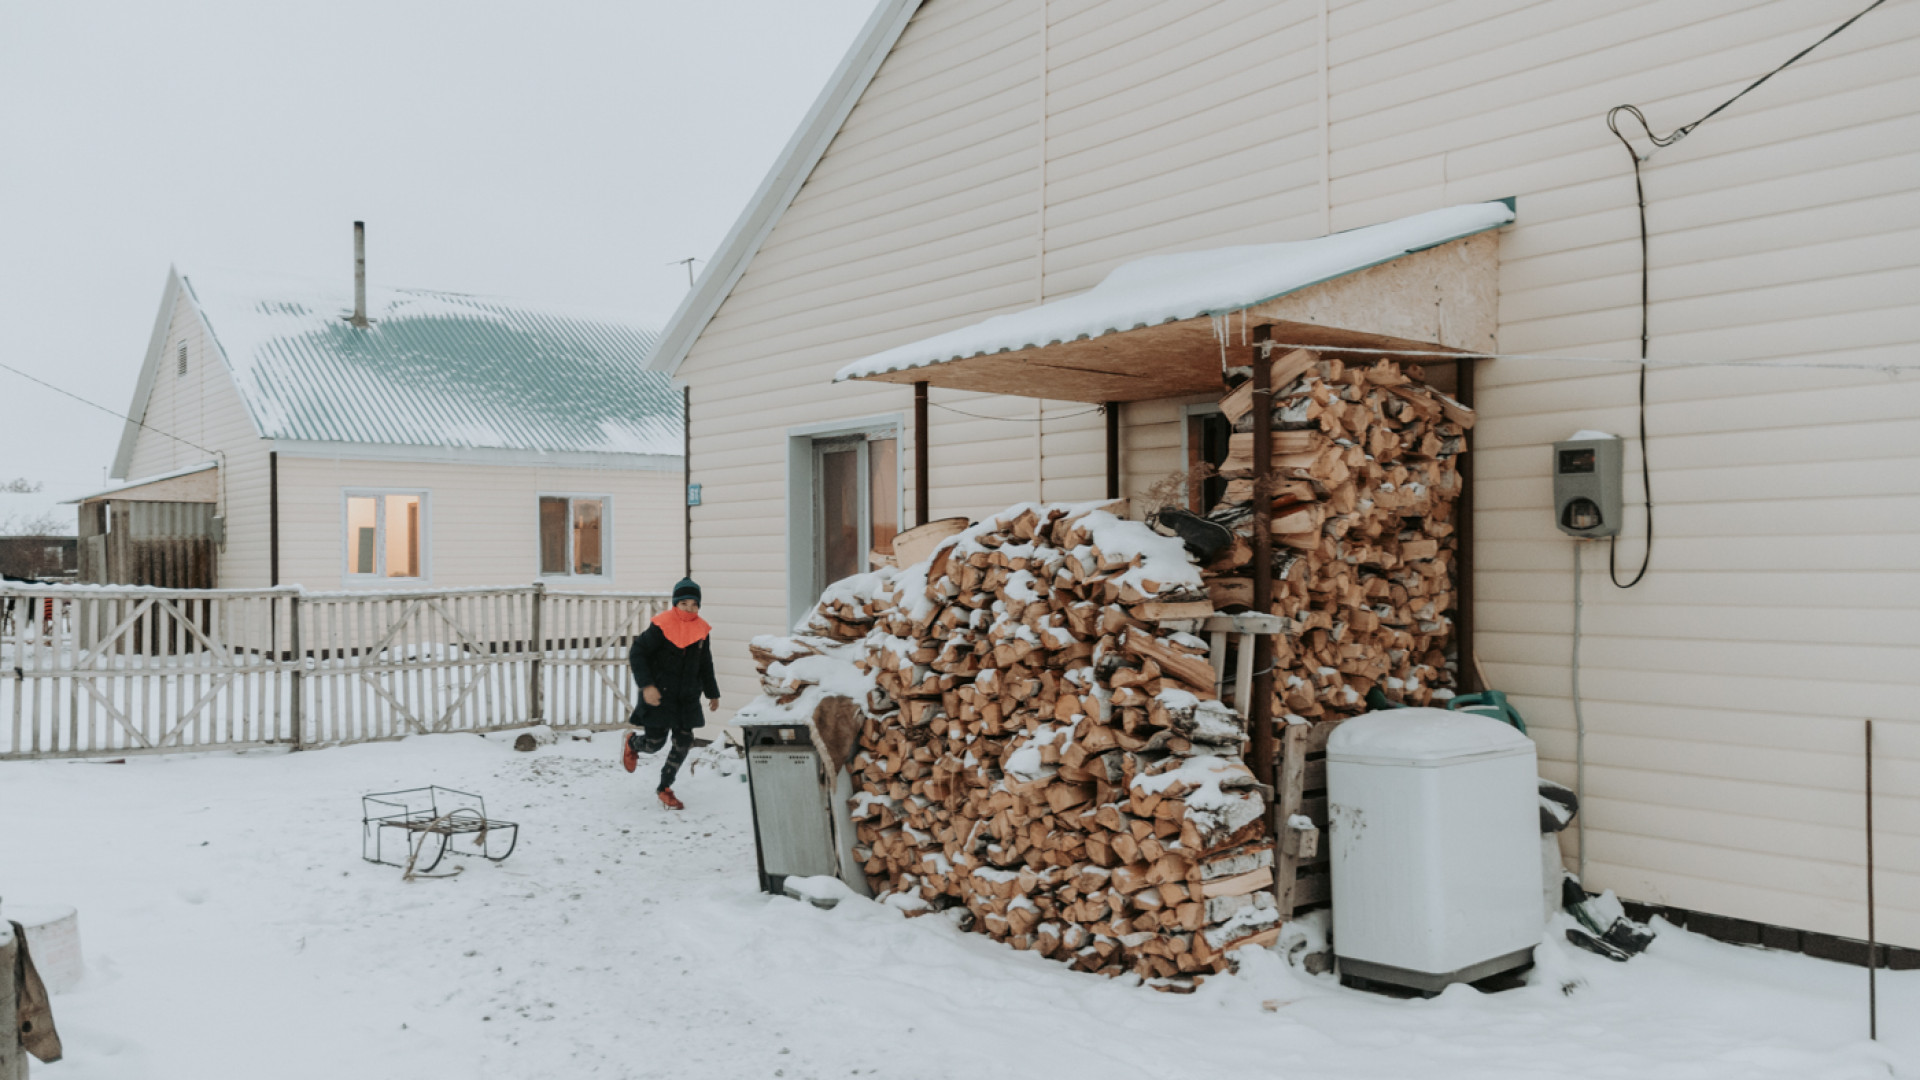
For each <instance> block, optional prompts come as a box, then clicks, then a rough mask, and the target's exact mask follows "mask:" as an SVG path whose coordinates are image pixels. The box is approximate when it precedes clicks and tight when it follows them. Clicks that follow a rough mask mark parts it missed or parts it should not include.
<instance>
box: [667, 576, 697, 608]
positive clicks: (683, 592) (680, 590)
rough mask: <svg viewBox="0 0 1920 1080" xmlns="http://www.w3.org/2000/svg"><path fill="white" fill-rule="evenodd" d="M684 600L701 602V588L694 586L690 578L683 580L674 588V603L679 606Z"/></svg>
mask: <svg viewBox="0 0 1920 1080" xmlns="http://www.w3.org/2000/svg"><path fill="white" fill-rule="evenodd" d="M682 600H692V601H693V602H695V603H699V602H700V586H698V585H696V584H694V581H693V579H692V578H690V577H683V578H681V579H680V580H679V581H678V582H676V583H675V584H674V586H673V602H674V603H676V604H677V603H679V602H680V601H682Z"/></svg>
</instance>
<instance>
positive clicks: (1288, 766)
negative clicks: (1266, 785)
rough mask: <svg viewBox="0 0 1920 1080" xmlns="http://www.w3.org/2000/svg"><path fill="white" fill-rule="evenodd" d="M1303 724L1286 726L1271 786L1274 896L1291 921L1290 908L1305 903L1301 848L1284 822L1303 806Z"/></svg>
mask: <svg viewBox="0 0 1920 1080" xmlns="http://www.w3.org/2000/svg"><path fill="white" fill-rule="evenodd" d="M1307 734H1308V726H1307V725H1306V724H1288V725H1286V734H1284V735H1282V736H1281V737H1280V739H1279V740H1278V741H1279V742H1280V766H1279V768H1278V769H1277V770H1275V780H1274V784H1273V788H1274V792H1273V816H1274V820H1275V822H1276V828H1277V829H1278V830H1279V831H1278V832H1277V833H1276V834H1275V837H1274V839H1275V840H1276V843H1275V844H1274V850H1273V893H1274V900H1275V901H1276V903H1275V905H1274V906H1275V907H1277V908H1278V909H1279V911H1280V917H1281V918H1282V919H1291V918H1293V909H1294V908H1295V907H1296V906H1298V905H1299V904H1301V903H1303V902H1304V901H1303V900H1302V899H1301V897H1300V896H1299V881H1300V861H1301V860H1300V849H1299V847H1298V846H1296V844H1295V841H1294V837H1293V836H1292V835H1291V830H1290V829H1289V828H1288V827H1287V823H1288V822H1289V821H1291V820H1292V819H1293V816H1294V815H1295V814H1298V813H1300V812H1301V811H1302V810H1303V809H1304V808H1305V806H1306V794H1305V792H1306V786H1307Z"/></svg>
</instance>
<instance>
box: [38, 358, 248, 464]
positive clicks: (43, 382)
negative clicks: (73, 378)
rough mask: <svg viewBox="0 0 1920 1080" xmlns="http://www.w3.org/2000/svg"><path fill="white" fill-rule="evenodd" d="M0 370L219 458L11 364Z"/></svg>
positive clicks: (200, 447)
mask: <svg viewBox="0 0 1920 1080" xmlns="http://www.w3.org/2000/svg"><path fill="white" fill-rule="evenodd" d="M0 369H4V370H7V371H11V372H13V373H14V374H15V375H18V376H20V377H21V378H23V379H25V380H27V381H28V382H33V383H39V384H40V385H41V386H44V387H46V388H47V389H49V390H51V391H53V392H54V393H56V394H63V395H65V396H67V397H70V398H72V399H73V400H75V401H77V402H79V403H80V404H82V405H86V406H89V407H91V408H95V409H99V410H100V411H101V412H103V413H106V414H107V415H109V416H117V417H119V418H120V419H122V420H125V421H126V422H127V423H129V424H135V425H137V426H139V427H143V428H145V429H147V430H148V431H151V432H153V433H154V434H155V435H159V436H162V437H164V438H168V439H172V440H173V441H174V442H177V443H183V444H185V445H187V446H191V447H193V448H194V449H195V450H198V451H200V452H201V453H203V454H208V455H212V456H215V457H218V456H220V451H218V450H209V449H207V448H206V447H204V446H201V445H200V444H199V443H197V442H194V441H192V440H190V439H183V438H181V437H180V436H178V435H175V434H173V433H172V432H170V431H161V430H160V429H159V428H157V427H154V426H153V425H152V424H149V423H147V422H146V421H144V420H135V419H134V418H133V417H131V416H128V415H127V414H126V413H123V412H121V411H119V410H118V409H109V408H108V407H106V406H105V405H102V404H100V403H99V402H97V401H88V400H87V399H86V398H83V397H81V396H80V395H79V394H76V393H74V392H73V391H71V390H63V389H61V388H60V387H58V386H55V385H53V384H52V383H50V382H48V381H46V380H45V379H42V378H39V377H37V376H33V375H29V374H27V373H26V372H24V371H21V370H20V369H19V368H17V367H14V366H13V365H12V364H6V363H0Z"/></svg>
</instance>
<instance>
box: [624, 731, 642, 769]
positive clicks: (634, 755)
mask: <svg viewBox="0 0 1920 1080" xmlns="http://www.w3.org/2000/svg"><path fill="white" fill-rule="evenodd" d="M634 738H635V735H634V733H633V732H628V733H627V737H626V738H624V739H621V740H620V767H621V768H623V769H625V770H627V771H628V772H632V771H633V770H635V769H637V768H639V767H640V748H639V747H637V746H635V745H634V744H633V740H634Z"/></svg>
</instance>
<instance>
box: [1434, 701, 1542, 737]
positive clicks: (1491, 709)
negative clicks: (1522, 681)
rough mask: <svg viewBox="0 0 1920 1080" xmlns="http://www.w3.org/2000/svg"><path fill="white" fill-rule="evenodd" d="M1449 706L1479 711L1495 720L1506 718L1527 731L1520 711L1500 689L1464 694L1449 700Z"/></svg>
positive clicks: (1455, 708) (1464, 710) (1521, 731)
mask: <svg viewBox="0 0 1920 1080" xmlns="http://www.w3.org/2000/svg"><path fill="white" fill-rule="evenodd" d="M1447 708H1449V709H1452V710H1454V711H1456V712H1470V713H1479V714H1480V715H1481V716H1491V717H1493V718H1494V719H1495V720H1504V721H1506V722H1507V723H1509V724H1512V725H1513V726H1514V728H1515V729H1517V730H1518V731H1519V732H1520V734H1522V735H1525V734H1526V733H1527V722H1526V721H1525V720H1522V719H1520V711H1519V710H1518V709H1515V708H1514V707H1513V706H1512V705H1510V704H1508V702H1507V695H1505V694H1503V693H1501V692H1500V691H1498V690H1482V691H1480V692H1479V693H1477V694H1462V695H1460V696H1459V697H1456V698H1453V699H1452V700H1450V701H1448V702H1447Z"/></svg>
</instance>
